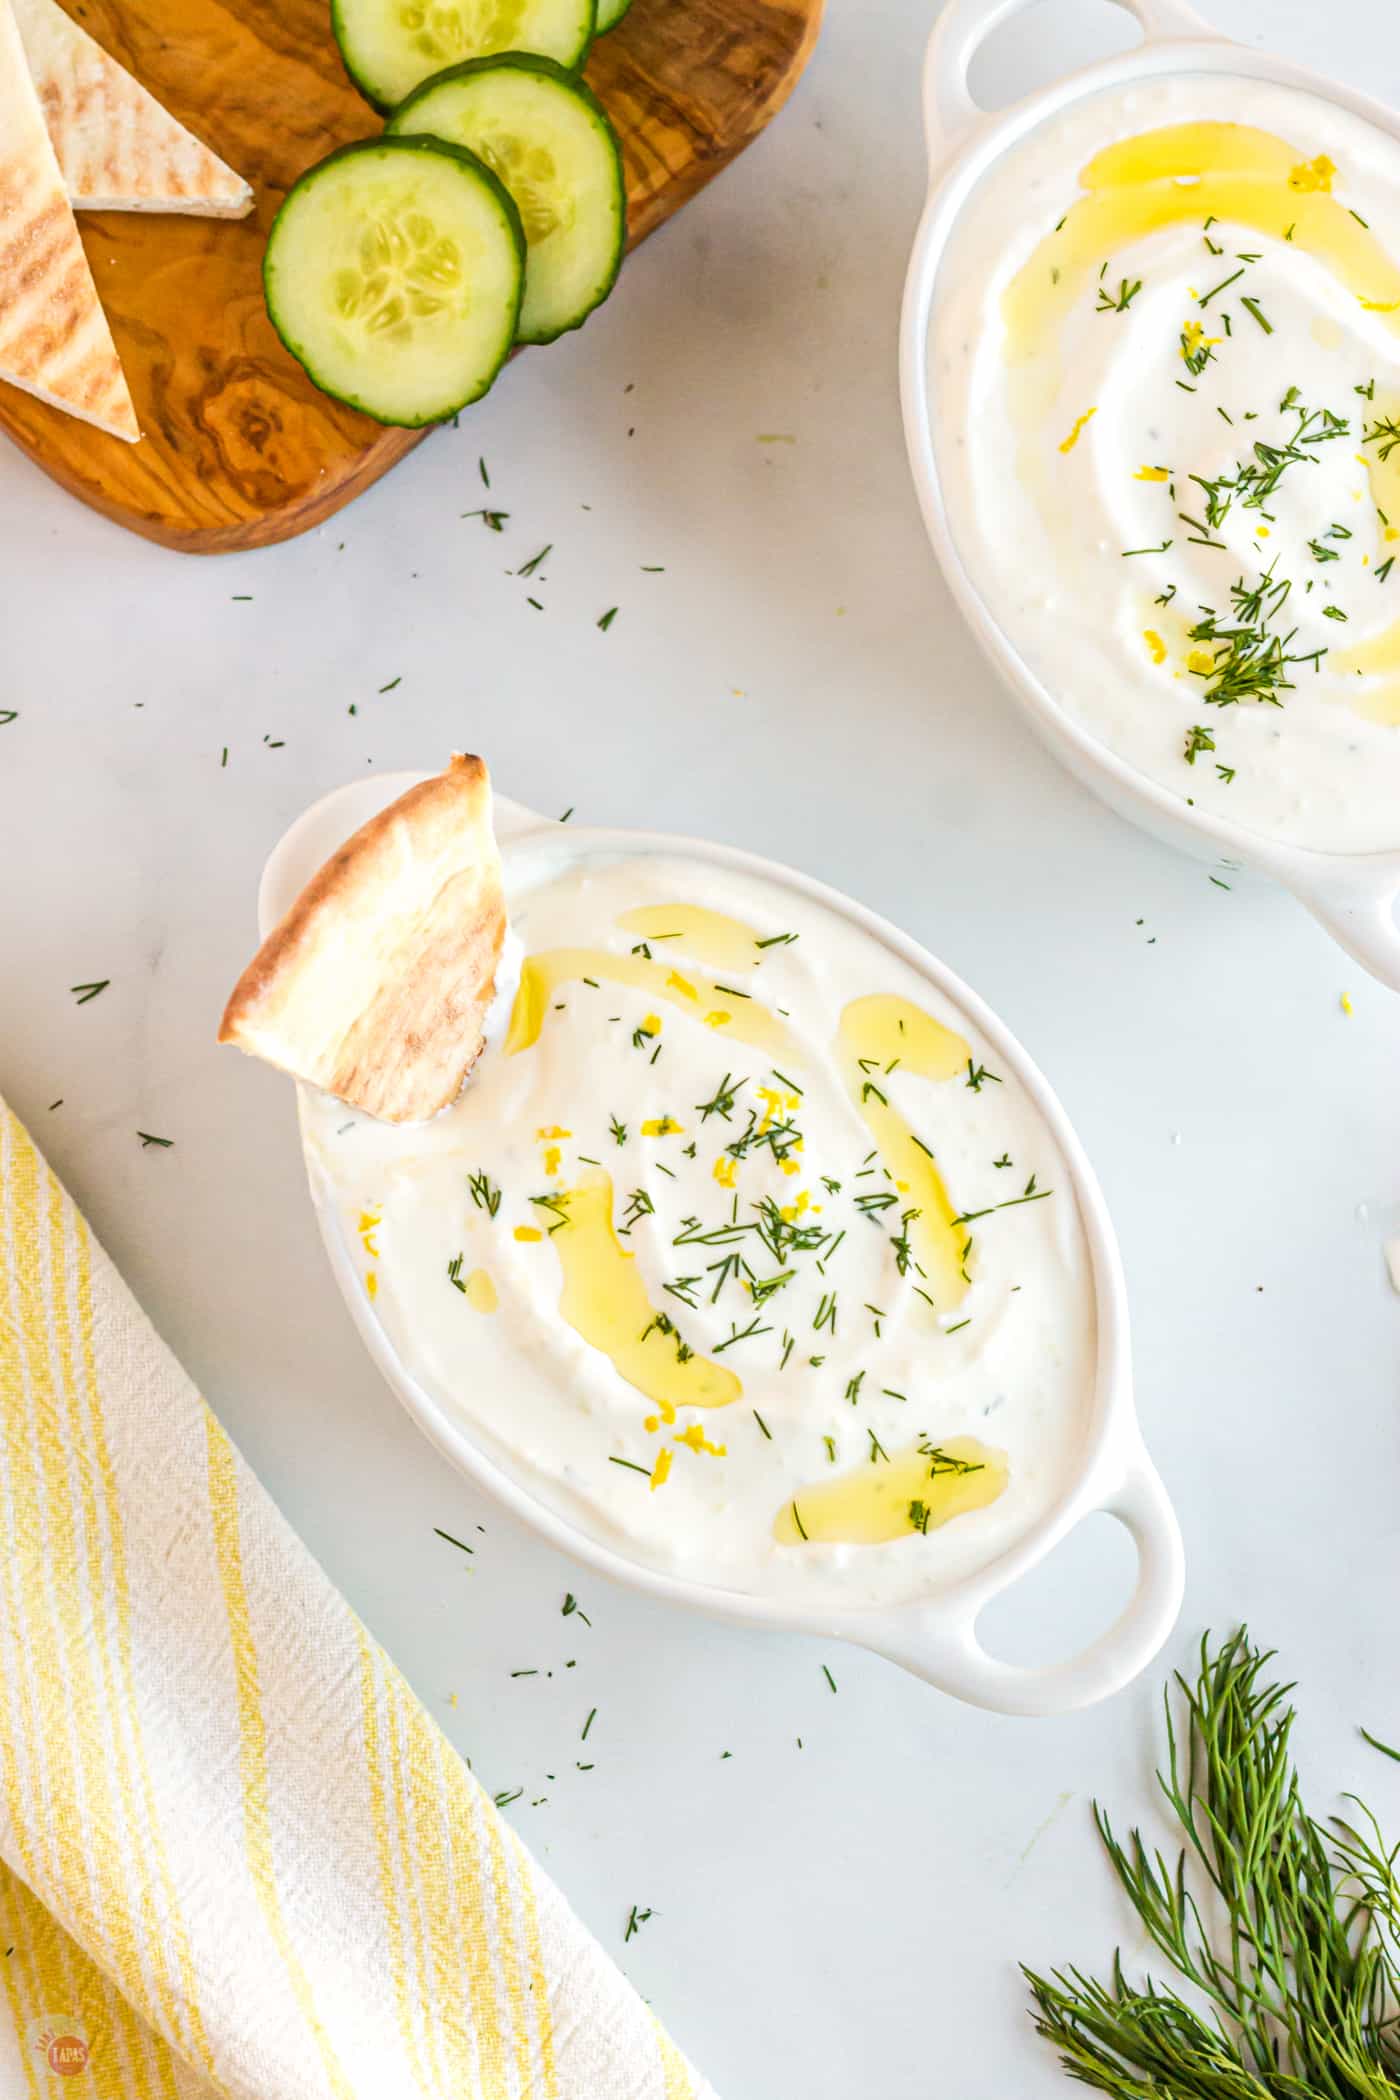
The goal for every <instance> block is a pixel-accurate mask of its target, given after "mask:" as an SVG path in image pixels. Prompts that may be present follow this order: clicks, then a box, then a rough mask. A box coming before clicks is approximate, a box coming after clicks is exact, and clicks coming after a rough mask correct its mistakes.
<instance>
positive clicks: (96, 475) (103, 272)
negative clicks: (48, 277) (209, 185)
mask: <svg viewBox="0 0 1400 2100" xmlns="http://www.w3.org/2000/svg"><path fill="white" fill-rule="evenodd" d="M67 4H68V6H69V7H70V11H71V12H72V13H73V14H74V15H75V16H76V17H77V19H78V20H79V21H81V22H82V24H83V26H84V28H86V29H87V30H88V31H89V32H90V33H91V34H92V35H93V36H95V37H96V38H97V40H98V42H99V43H101V44H103V45H105V46H106V48H107V49H108V50H109V51H110V52H112V54H113V55H114V57H116V58H118V59H120V60H121V62H122V63H123V65H126V66H128V67H130V69H131V70H132V72H134V73H135V74H136V76H137V78H138V79H139V80H141V81H143V82H144V83H145V85H146V86H147V87H149V88H150V89H151V90H152V92H153V93H154V94H156V95H158V96H159V97H160V99H161V101H162V102H164V103H165V104H166V106H167V107H168V108H169V109H170V110H172V111H173V112H174V114H175V115H176V116H177V117H179V118H180V119H181V120H182V121H183V122H184V123H186V124H188V125H189V126H190V128H191V130H193V131H194V132H196V133H197V134H198V135H199V137H201V138H203V139H205V140H206V141H207V142H208V144H209V145H211V146H212V147H213V148H214V150H215V152H217V153H219V154H221V155H222V156H223V157H224V159H225V160H227V161H229V162H230V163H231V164H232V166H233V167H235V168H237V169H238V171H239V173H240V174H242V175H245V176H246V177H247V178H248V180H249V181H250V182H251V183H252V184H253V186H254V191H255V194H256V198H257V204H256V209H255V210H254V212H253V214H252V215H251V216H250V217H249V218H248V219H246V220H243V221H240V222H236V223H229V222H226V221H225V222H219V221H211V220H202V219H186V218H164V217H145V216H143V215H140V214H136V213H130V214H128V213H118V212H102V213H91V214H83V215H82V216H81V217H80V220H79V224H80V225H81V227H82V229H83V237H84V242H85V245H86V247H87V252H88V257H89V260H90V261H91V263H92V269H93V275H94V276H95V277H96V280H97V287H98V290H99V291H100V293H101V294H102V298H103V301H104V303H105V305H106V308H107V312H108V314H109V315H110V317H111V322H112V330H113V334H114V335H115V337H116V341H117V347H118V349H119V350H120V352H121V355H122V359H123V361H124V363H125V366H126V371H127V376H128V379H129V381H130V384H131V391H132V396H133V398H134V400H135V403H136V411H137V414H138V416H139V417H140V419H141V427H142V431H143V433H144V435H143V437H142V440H141V443H140V444H139V445H123V444H122V443H120V442H119V441H118V440H117V439H115V438H109V437H105V436H103V435H102V434H101V433H100V432H97V431H94V430H91V429H89V428H87V427H86V426H85V425H83V424H80V423H77V422H75V421H74V420H73V419H72V418H70V417H66V416H62V415H59V414H58V413H57V412H56V411H55V410H53V409H51V408H48V407H46V406H45V405H44V404H43V403H42V402H39V401H35V400H31V399H30V398H29V397H28V396H26V395H24V394H21V393H19V392H18V391H17V390H16V389H15V388H13V387H5V386H0V430H3V431H5V432H6V433H7V434H8V435H9V436H10V437H11V438H13V439H14V441H15V442H16V444H18V445H20V446H22V447H23V449H24V450H25V451H26V452H27V453H28V454H29V455H30V457H31V458H32V459H33V460H34V461H35V463H36V464H37V465H38V466H40V467H42V468H43V470H44V472H45V473H47V474H51V475H52V476H53V478H54V479H55V480H56V481H59V482H61V483H62V484H63V486H64V487H65V488H67V489H70V490H71V491H72V493H73V494H74V495H75V496H79V497H81V499H82V500H83V501H84V502H85V503H90V504H91V505H92V506H93V507H94V509H96V510H99V511H102V512H104V513H105V514H106V516H108V517H109V518H114V519H116V520H117V522H118V523H119V524H122V525H126V526H129V527H130V528H131V529H132V531H134V532H139V533H142V534H143V535H144V536H145V537H146V538H148V539H153V540H158V541H160V542H161V543H162V544H163V545H165V546H168V547H176V548H180V549H182V550H183V551H185V552H187V553H192V554H216V553H223V552H226V551H228V550H230V549H234V548H242V547H261V546H266V545H267V544H269V543H270V542H272V541H275V540H282V539H290V538H291V537H292V536H293V535H294V534H296V533H299V532H305V531H306V530H307V529H308V528H309V527H311V526H313V525H317V524H319V523H320V522H321V520H322V519H324V518H327V517H329V516H330V515H331V514H332V512H334V511H336V510H339V509H340V507H341V505H342V504H345V503H348V502H349V501H350V500H351V498H352V497H354V496H356V495H358V493H359V492H360V490H361V489H364V488H368V487H369V485H370V483H371V482H374V481H377V480H378V479H379V477H380V475H381V474H384V473H387V472H388V470H389V468H390V467H392V466H393V465H394V464H395V462H396V461H398V460H400V459H402V458H403V457H404V454H405V453H407V452H410V451H411V450H412V449H413V447H414V446H415V445H417V444H419V443H421V441H422V439H423V438H424V436H425V435H428V434H429V433H426V432H423V431H408V430H386V429H384V428H382V427H381V426H380V425H379V424H377V423H373V422H371V421H370V420H369V419H368V418H367V417H364V416H361V415H358V414H357V413H356V412H355V411H354V410H353V409H348V408H342V407H341V406H339V405H338V404H337V403H336V402H333V401H329V400H327V399H326V397H325V395H323V394H321V393H319V392H318V391H317V389H316V388H315V387H314V386H313V385H312V383H311V381H310V380H309V379H308V378H307V377H306V374H305V373H304V372H303V371H302V370H301V367H300V366H299V365H298V364H297V363H296V362H295V360H294V359H293V358H291V357H290V356H288V354H287V352H286V351H285V350H283V348H282V346H281V344H280V343H279V342H278V340H277V337H276V336H275V334H274V333H273V330H272V326H271V323H270V322H269V321H268V318H267V315H266V313H265V311H264V308H263V300H262V279H261V266H262V253H263V245H264V242H265V240H266V237H267V229H268V227H269V226H270V225H271V223H272V219H273V217H274V215H275V213H276V211H277V208H278V206H279V205H280V203H281V201H282V199H283V197H284V196H285V195H286V193H287V190H288V189H289V188H290V186H291V184H292V183H293V182H294V181H295V180H296V178H297V176H298V175H300V174H301V173H302V171H303V170H304V169H305V168H307V167H309V166H310V165H311V163H312V162H313V161H316V160H319V159H320V158H321V156H322V155H323V154H325V153H328V152H329V151H330V150H331V148H332V147H334V146H339V145H343V144H344V143H345V142H346V141H347V140H348V139H354V138H363V137H367V136H369V135H371V134H372V133H373V132H375V131H376V130H377V129H378V128H379V126H378V122H377V119H376V118H375V115H374V112H373V111H372V110H371V109H370V108H369V107H368V105H367V104H366V103H364V102H363V101H362V100H361V99H360V97H359V95H358V94H357V93H356V91H355V89H354V88H353V87H352V86H351V84H350V82H349V80H348V79H347V77H346V75H345V72H344V69H343V68H342V66H341V63H340V55H339V52H338V51H337V49H336V46H335V41H334V39H333V37H332V36H331V32H330V23H329V11H328V7H327V5H326V4H325V0H67ZM821 11H822V0H635V4H634V6H633V8H632V10H631V13H630V14H629V15H628V16H627V18H626V19H625V21H624V22H623V23H622V26H621V27H620V28H619V29H617V30H615V31H614V32H613V34H612V35H611V36H609V37H604V38H603V39H601V40H600V42H599V43H598V44H597V46H596V47H595V49H594V52H593V55H592V57H591V58H590V60H589V64H588V68H587V78H588V80H589V82H590V84H591V85H592V86H593V88H594V89H595V91H596V92H597V94H598V95H599V96H600V97H601V98H602V100H603V102H604V103H605V104H606V106H607V108H608V111H609V113H610V114H611V116H612V119H613V122H614V123H615V124H616V126H617V128H618V131H619V133H620V135H621V138H622V146H623V154H624V158H625V162H626V168H627V190H628V244H629V246H630V247H635V246H636V245H637V243H638V242H639V241H642V240H645V238H646V236H647V235H648V234H649V233H650V232H652V230H653V229H654V228H655V227H657V226H659V225H661V224H662V223H663V221H665V220H666V219H668V218H669V217H670V216H671V214H672V213H673V212H675V211H678V210H679V209H680V207H681V205H683V204H684V203H686V201H687V200H688V199H689V198H691V197H693V196H694V195H695V193H696V191H697V190H699V189H701V188H702V187H703V186H704V184H705V183H707V182H708V181H709V180H710V178H711V177H712V176H714V175H716V174H718V173H719V171H720V169H721V168H723V167H725V166H726V165H727V164H728V162H729V161H731V160H733V159H734V157H735V155H736V154H738V153H741V152H742V151H743V149H744V147H745V146H747V145H748V144H749V143H750V141H751V140H753V139H754V138H756V137H757V136H758V134H759V132H760V131H762V129H763V127H764V125H765V124H766V123H767V122H768V120H769V119H770V118H771V117H772V116H773V115H774V114H775V112H776V111H777V110H778V109H780V108H781V107H782V104H783V103H784V102H785V101H786V99H787V97H788V95H789V93H790V92H791V90H792V88H793V86H794V85H795V83H796V81H797V79H798V76H799V74H800V73H801V71H802V68H803V66H804V65H805V64H806V61H807V58H808V56H809V54H810V52H811V49H812V46H813V44H814V43H815V41H816V36H817V30H818V28H819V26H820V21H821ZM613 296H614V297H615V298H626V296H627V280H626V276H625V274H624V276H623V279H622V281H621V283H620V285H619V287H618V290H617V291H616V292H615V293H614V295H613ZM529 354H530V355H531V356H535V357H538V356H546V357H567V356H568V354H569V339H568V338H567V337H566V338H565V339H564V340H563V341H562V342H560V343H558V344H556V345H554V346H553V347H552V348H550V349H548V350H543V351H539V350H536V351H531V352H530V353H529ZM467 413H470V411H467Z"/></svg>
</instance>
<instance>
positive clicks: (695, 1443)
mask: <svg viewBox="0 0 1400 2100" xmlns="http://www.w3.org/2000/svg"><path fill="white" fill-rule="evenodd" d="M676 1442H677V1443H678V1444H684V1445H685V1447H686V1449H687V1450H689V1451H695V1452H700V1451H705V1452H708V1454H709V1456H710V1457H711V1458H727V1457H728V1455H729V1446H728V1445H727V1444H712V1443H711V1442H710V1440H709V1438H708V1437H707V1436H706V1434H705V1432H704V1430H703V1429H702V1428H701V1427H700V1424H699V1423H698V1422H692V1423H691V1424H690V1426H689V1428H687V1429H683V1430H681V1432H680V1434H679V1436H677V1438H676Z"/></svg>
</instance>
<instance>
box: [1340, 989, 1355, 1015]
mask: <svg viewBox="0 0 1400 2100" xmlns="http://www.w3.org/2000/svg"><path fill="white" fill-rule="evenodd" d="M1341 1004H1342V1012H1343V1013H1344V1014H1354V1013H1355V1012H1356V1008H1355V1007H1354V1006H1353V1005H1352V1003H1351V993H1350V992H1343V993H1342V1001H1341Z"/></svg>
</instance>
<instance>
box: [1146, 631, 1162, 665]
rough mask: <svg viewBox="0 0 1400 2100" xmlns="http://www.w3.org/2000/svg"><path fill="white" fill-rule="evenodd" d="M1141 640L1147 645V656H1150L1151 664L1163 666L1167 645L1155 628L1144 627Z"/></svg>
mask: <svg viewBox="0 0 1400 2100" xmlns="http://www.w3.org/2000/svg"><path fill="white" fill-rule="evenodd" d="M1142 638H1143V640H1144V641H1145V642H1146V644H1147V649H1148V654H1149V655H1150V656H1151V658H1152V661H1153V663H1154V664H1164V663H1165V662H1166V660H1167V645H1166V643H1165V642H1164V641H1163V640H1162V637H1161V635H1160V634H1158V632H1157V630H1156V628H1155V627H1144V628H1143V630H1142Z"/></svg>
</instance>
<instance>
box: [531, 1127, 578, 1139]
mask: <svg viewBox="0 0 1400 2100" xmlns="http://www.w3.org/2000/svg"><path fill="white" fill-rule="evenodd" d="M535 1136H536V1137H537V1138H538V1139H539V1141H540V1143H541V1144H543V1143H544V1141H545V1139H546V1138H570V1137H572V1136H573V1132H572V1130H565V1129H564V1127H563V1125H562V1124H561V1123H550V1124H549V1125H548V1126H547V1127H546V1128H545V1129H543V1130H537V1131H536V1132H535Z"/></svg>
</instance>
